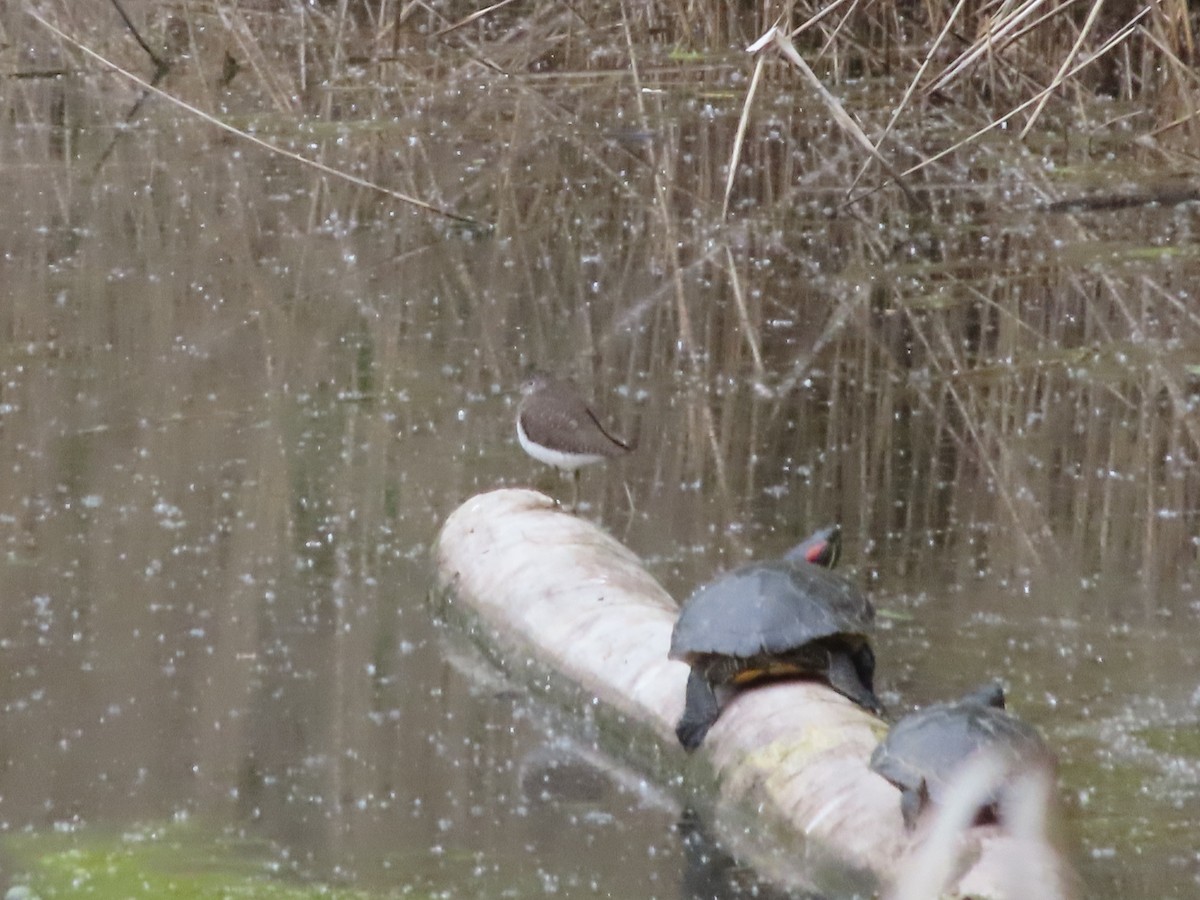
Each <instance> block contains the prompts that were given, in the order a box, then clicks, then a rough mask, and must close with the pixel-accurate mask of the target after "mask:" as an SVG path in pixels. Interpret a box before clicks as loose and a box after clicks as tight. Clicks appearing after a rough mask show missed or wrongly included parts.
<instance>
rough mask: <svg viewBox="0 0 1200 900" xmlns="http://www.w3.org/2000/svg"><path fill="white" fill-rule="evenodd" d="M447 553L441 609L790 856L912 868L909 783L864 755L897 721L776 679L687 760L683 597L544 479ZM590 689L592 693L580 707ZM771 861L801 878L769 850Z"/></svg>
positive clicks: (744, 700) (491, 508)
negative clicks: (562, 500)
mask: <svg viewBox="0 0 1200 900" xmlns="http://www.w3.org/2000/svg"><path fill="white" fill-rule="evenodd" d="M434 563H435V567H436V577H437V587H436V589H435V595H436V596H437V598H438V599H439V602H440V603H441V605H442V608H443V610H445V611H447V612H448V613H449V614H450V617H451V618H457V619H458V620H459V621H460V623H461V624H462V625H463V626H464V627H465V628H466V629H467V630H469V631H470V632H471V633H472V635H473V637H474V638H475V639H476V642H477V643H478V644H480V645H481V646H482V647H484V649H485V650H486V651H487V652H488V653H489V655H490V656H491V657H492V658H493V659H494V660H495V661H496V662H497V663H498V664H499V665H500V666H501V667H502V668H503V669H505V670H506V671H507V672H508V674H509V675H510V676H512V677H515V678H517V679H518V680H525V681H526V682H527V683H529V684H531V685H532V686H534V687H537V688H541V689H543V690H545V691H547V692H548V693H549V694H550V695H551V696H552V697H556V698H558V699H559V700H561V701H562V702H563V703H564V704H566V708H567V709H568V710H578V711H580V712H581V714H584V715H588V716H589V717H592V718H595V719H596V720H597V721H598V722H600V723H601V730H602V731H603V730H605V729H606V728H607V730H608V731H609V733H610V734H611V733H613V732H616V737H617V739H616V740H613V741H609V742H608V743H609V744H610V745H612V746H613V747H617V748H619V751H618V752H621V751H624V752H625V754H626V755H627V756H628V755H630V754H633V755H634V756H636V757H637V759H636V760H635V761H636V762H639V763H641V764H643V765H646V764H648V765H649V767H650V768H651V770H652V771H653V772H654V774H655V775H656V776H658V777H663V778H670V777H672V776H677V775H680V774H683V775H684V777H685V780H686V781H689V782H691V783H693V784H699V785H700V786H699V788H698V789H699V790H703V789H705V787H706V785H704V783H703V782H704V780H705V778H711V780H712V781H713V783H714V791H715V795H716V796H715V800H716V803H715V807H716V808H717V809H719V810H741V811H742V813H743V815H742V822H743V823H745V822H747V821H749V819H748V818H747V817H749V818H752V820H753V823H754V828H753V831H755V832H757V833H761V834H773V835H774V836H775V838H776V839H778V838H779V837H780V836H781V835H782V836H783V840H784V841H785V842H786V843H787V846H789V847H790V848H792V852H789V853H787V854H784V855H785V856H786V857H787V858H788V860H789V862H790V863H794V864H798V865H801V866H803V867H804V868H805V869H806V870H808V871H807V873H806V875H805V876H804V877H805V878H806V879H807V878H810V877H811V875H812V873H813V870H815V869H818V868H821V869H825V868H826V867H827V864H828V863H830V862H832V863H834V864H836V866H837V867H838V868H840V869H841V871H842V873H843V878H844V877H845V873H847V872H849V873H861V874H865V875H867V876H868V877H870V878H871V879H873V880H875V881H877V882H879V883H882V884H889V883H891V882H893V880H894V879H895V878H896V876H897V875H898V874H899V873H900V872H901V871H902V869H903V864H904V860H905V859H906V858H907V857H909V856H910V853H911V851H912V850H913V848H911V847H910V843H911V837H910V835H909V833H908V832H906V831H905V829H904V825H903V822H902V819H901V815H900V804H899V795H898V793H897V791H896V789H895V788H894V787H892V786H891V785H890V784H888V783H887V782H886V781H884V779H882V778H880V777H879V776H877V775H876V774H875V773H873V772H871V771H870V769H869V768H868V766H867V762H868V760H869V758H870V755H871V751H872V750H873V749H874V747H875V745H876V744H877V743H878V741H879V739H880V737H881V736H882V735H883V734H884V733H885V731H886V725H885V723H883V722H882V721H880V720H879V719H878V718H876V717H875V716H873V715H871V714H870V713H868V712H866V711H865V710H863V709H861V708H859V707H858V706H855V705H854V704H853V703H851V702H850V701H849V700H847V699H846V698H844V697H842V696H841V695H840V694H838V693H836V692H834V691H833V690H832V689H831V688H828V687H826V686H825V685H823V684H820V683H817V682H809V681H783V682H776V683H771V684H765V685H763V686H761V687H756V688H755V689H754V690H749V691H743V692H740V693H738V694H736V695H735V696H734V697H733V698H732V699H731V700H730V701H729V703H728V704H727V705H726V706H725V708H724V710H723V712H722V714H721V717H720V718H719V719H718V720H717V722H716V724H715V725H714V726H713V727H712V730H711V731H710V732H709V733H708V736H707V737H706V738H705V742H704V744H703V745H702V747H701V748H700V749H699V750H698V751H697V752H696V753H695V754H694V755H693V756H692V757H689V756H687V755H686V754H685V753H684V752H683V751H682V749H681V748H679V746H678V744H677V742H676V740H675V734H674V726H675V722H676V720H677V719H678V718H679V715H680V713H681V712H682V710H683V698H684V686H685V683H686V681H687V676H688V667H687V666H686V665H685V664H683V663H680V662H674V661H671V660H668V659H667V650H668V647H669V646H670V641H671V628H672V626H673V625H674V622H675V617H676V615H677V613H678V606H677V604H676V603H675V601H674V600H673V599H672V598H671V597H670V596H669V595H668V594H667V592H666V591H665V590H664V589H663V588H662V587H661V586H660V585H659V584H658V582H656V581H655V580H654V579H653V578H652V577H651V576H650V574H649V573H648V572H647V571H646V570H645V569H644V568H643V567H642V565H641V563H640V562H639V560H638V558H637V557H636V556H635V555H634V554H633V553H632V552H631V551H630V550H628V549H627V548H626V547H624V546H623V545H621V544H620V543H619V542H618V541H616V540H614V539H613V538H612V537H610V536H609V535H607V534H606V533H604V532H603V531H601V530H600V529H599V528H597V527H596V526H595V525H593V524H592V523H590V522H587V521H585V520H583V519H580V518H577V517H575V516H572V515H568V514H566V513H564V512H562V511H561V510H560V508H559V507H558V506H557V505H556V504H555V502H554V501H553V500H552V499H550V498H549V497H546V496H545V495H543V494H540V493H537V492H534V491H529V490H517V489H505V490H497V491H493V492H490V493H486V494H482V495H479V496H476V497H473V498H471V499H469V500H468V501H466V502H465V503H464V504H463V505H462V506H461V507H459V509H458V510H456V511H455V512H454V513H453V514H452V515H451V516H450V517H449V518H448V519H447V521H446V523H445V525H444V526H443V528H442V531H441V533H440V535H439V536H438V539H437V542H436V545H435V548H434ZM581 695H582V697H583V698H584V699H586V700H588V701H590V702H588V703H586V704H584V705H583V706H582V707H581V706H579V705H577V704H578V702H579V698H580V696H581ZM639 748H640V749H639ZM647 748H649V750H647ZM970 831H971V832H979V836H978V837H977V839H976V840H974V842H973V844H972V850H973V852H972V854H971V855H972V856H973V857H976V856H977V857H978V859H977V863H976V864H975V865H974V867H973V868H971V869H970V871H967V872H965V873H962V880H960V882H959V883H960V884H963V883H966V884H969V885H970V889H971V891H972V893H971V896H973V897H983V896H997V897H998V896H1002V892H1001V890H1000V888H999V887H996V889H995V890H990V887H989V886H990V885H993V884H994V881H995V879H994V878H993V877H992V876H990V875H988V873H989V872H991V871H993V870H999V871H1004V870H1005V868H1006V866H1005V865H1004V860H1003V859H1001V860H1000V861H999V862H997V860H996V859H991V860H989V859H988V858H987V857H988V856H989V852H988V847H989V845H992V844H994V845H995V846H996V847H998V848H1001V849H1000V850H997V852H1006V853H1007V852H1008V851H1005V850H1003V848H1004V847H1005V846H1006V842H1005V841H1003V840H999V839H998V838H999V836H996V837H997V839H992V838H989V837H988V833H989V831H990V832H994V831H995V829H994V828H992V829H987V828H974V829H970ZM733 843H734V844H735V846H736V845H738V844H739V842H738V841H734V842H733ZM737 849H743V848H742V847H741V846H738V847H737ZM797 849H799V850H801V851H802V852H795V851H796V850H797ZM955 849H956V851H957V850H958V849H961V848H955ZM779 856H780V855H779V854H775V855H774V857H773V858H774V863H778V862H779ZM753 862H754V863H755V864H756V866H759V865H762V864H763V858H762V857H760V856H758V855H755V857H754V859H753ZM1008 862H1009V863H1011V862H1012V859H1011V857H1009V858H1008ZM766 869H767V871H765V872H764V874H766V875H767V876H768V877H779V876H782V877H783V879H784V880H786V881H794V880H795V877H796V873H795V872H782V873H781V872H779V871H778V866H777V865H775V864H773V863H771V862H770V861H768V862H767V863H766ZM953 895H954V894H953V892H951V893H950V894H949V896H953ZM1043 896H1058V894H1055V893H1046V894H1044V895H1043Z"/></svg>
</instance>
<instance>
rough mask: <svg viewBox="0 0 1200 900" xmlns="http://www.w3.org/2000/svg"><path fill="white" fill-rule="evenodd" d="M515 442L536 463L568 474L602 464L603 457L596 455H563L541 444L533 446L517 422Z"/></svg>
mask: <svg viewBox="0 0 1200 900" xmlns="http://www.w3.org/2000/svg"><path fill="white" fill-rule="evenodd" d="M517 440H518V441H520V442H521V449H522V450H524V451H525V452H526V453H528V454H529V455H530V456H532V457H533V458H534V459H536V460H537V461H538V462H543V463H545V464H546V465H548V466H554V467H555V468H559V469H565V470H566V471H568V472H573V471H575V470H576V469H578V468H580V467H581V466H590V465H592V464H593V463H598V462H604V457H603V456H601V455H600V454H598V453H563V452H561V451H559V450H551V449H550V448H549V447H543V446H542V445H541V444H535V443H534V442H533V441H531V440H530V439H529V435H527V434H526V433H525V429H524V428H522V427H521V423H520V422H519V421H518V422H517Z"/></svg>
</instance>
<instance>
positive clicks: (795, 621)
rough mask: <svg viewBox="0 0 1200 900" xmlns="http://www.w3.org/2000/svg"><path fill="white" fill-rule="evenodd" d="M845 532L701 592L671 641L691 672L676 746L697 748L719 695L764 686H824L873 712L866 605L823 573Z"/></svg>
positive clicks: (870, 613) (817, 537) (829, 533)
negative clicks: (797, 679)
mask: <svg viewBox="0 0 1200 900" xmlns="http://www.w3.org/2000/svg"><path fill="white" fill-rule="evenodd" d="M839 537H840V532H839V530H838V529H837V528H836V527H834V528H830V529H825V530H823V531H818V532H817V533H816V534H814V535H813V536H812V537H811V538H809V539H808V540H807V541H805V542H804V543H803V544H800V545H799V546H798V547H796V548H795V549H794V550H792V551H791V552H790V553H788V554H787V556H785V557H784V558H783V559H780V560H774V561H770V562H759V563H752V564H750V565H747V566H743V567H741V568H740V569H736V570H734V571H732V572H729V573H727V574H725V575H722V576H721V577H719V578H717V579H716V580H715V581H712V582H710V583H709V584H706V585H704V586H703V587H701V588H699V589H698V590H697V591H696V592H695V593H693V594H692V596H691V597H690V598H688V600H687V602H686V603H685V604H684V607H683V610H682V611H681V612H680V614H679V618H678V619H677V620H676V622H675V628H674V630H673V632H672V634H671V651H670V657H671V659H676V660H681V661H683V662H686V663H688V665H690V666H691V667H692V673H691V676H690V677H689V679H688V688H687V701H686V705H685V708H684V714H683V717H682V718H681V719H680V721H679V724H678V726H677V727H676V734H677V735H678V736H679V740H680V743H682V744H683V746H684V747H685V748H687V749H689V750H690V749H694V748H695V747H697V746H699V744H700V742H701V741H703V740H704V735H705V734H706V733H707V732H708V729H709V727H710V726H711V725H712V724H713V722H715V721H716V719H717V717H718V716H719V715H720V704H719V702H718V700H717V698H716V695H715V693H714V689H715V688H719V687H722V686H725V685H739V686H740V685H744V684H747V683H749V682H752V681H754V680H756V679H759V678H764V677H779V676H808V677H816V678H821V679H824V680H825V681H826V682H827V683H828V684H829V685H830V686H831V687H833V688H834V689H835V690H837V691H838V692H839V693H841V694H844V695H845V696H847V697H849V698H850V699H851V700H853V701H854V702H855V703H858V704H859V705H861V706H864V707H866V708H867V709H870V710H872V711H874V712H878V711H880V705H879V701H878V700H877V699H876V698H875V695H874V693H873V686H872V680H873V677H874V671H875V656H874V654H873V652H872V651H871V645H870V643H869V642H868V640H867V635H868V633H869V632H870V630H871V626H872V622H873V621H874V618H875V610H874V607H872V606H871V603H870V601H868V600H867V598H866V596H865V595H864V594H863V593H862V592H861V591H859V590H858V589H857V588H856V587H854V586H853V585H852V584H850V583H849V582H848V581H846V580H845V579H842V578H839V577H838V576H836V575H834V574H832V573H831V572H829V571H828V570H827V568H825V567H826V566H830V565H832V564H833V563H834V562H835V561H836V559H837V556H838V548H839V546H840V545H839V543H838V540H839Z"/></svg>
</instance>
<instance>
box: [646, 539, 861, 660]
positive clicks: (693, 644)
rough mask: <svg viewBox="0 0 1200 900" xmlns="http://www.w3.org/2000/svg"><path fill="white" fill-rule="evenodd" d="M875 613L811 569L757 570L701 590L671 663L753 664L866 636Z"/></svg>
mask: <svg viewBox="0 0 1200 900" xmlns="http://www.w3.org/2000/svg"><path fill="white" fill-rule="evenodd" d="M874 618H875V609H874V607H872V606H871V603H870V601H869V600H867V598H866V596H865V595H864V594H863V593H862V592H861V591H860V590H858V589H857V588H856V587H854V585H852V584H850V582H848V581H846V580H845V579H843V578H839V577H838V576H837V575H834V574H833V573H831V572H829V571H828V570H826V569H824V568H821V567H820V566H815V565H811V564H809V563H805V562H789V561H787V560H777V561H772V562H760V563H751V564H750V565H747V566H743V567H742V568H740V569H735V570H734V571H732V572H728V573H726V574H725V575H723V576H721V577H719V578H717V579H716V580H715V581H712V582H710V583H708V584H706V585H704V586H703V587H701V588H699V589H698V590H696V592H695V593H693V594H692V596H691V597H689V598H688V600H687V602H686V603H685V604H684V606H683V610H682V611H681V612H680V614H679V618H678V620H676V622H675V628H674V630H673V631H672V633H671V654H670V655H671V659H678V660H683V661H685V662H691V661H693V660H694V659H696V658H697V657H700V656H724V657H734V658H738V659H750V658H754V657H763V656H767V657H770V656H777V655H782V654H786V653H789V652H791V651H793V650H798V649H799V648H801V647H803V646H804V645H805V644H808V643H810V642H812V641H818V640H824V639H829V638H835V637H838V636H842V635H844V636H846V637H847V639H849V638H851V637H863V636H865V635H866V634H867V632H869V631H870V629H871V624H872V622H873V621H874Z"/></svg>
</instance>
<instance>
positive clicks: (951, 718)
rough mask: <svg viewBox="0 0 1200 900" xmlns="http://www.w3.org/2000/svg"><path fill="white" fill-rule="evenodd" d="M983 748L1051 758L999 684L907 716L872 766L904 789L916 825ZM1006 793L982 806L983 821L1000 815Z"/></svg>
mask: <svg viewBox="0 0 1200 900" xmlns="http://www.w3.org/2000/svg"><path fill="white" fill-rule="evenodd" d="M984 750H988V751H990V752H994V753H999V754H1001V755H1002V756H1003V757H1004V758H1005V759H1007V760H1010V761H1015V760H1021V759H1034V758H1038V759H1049V758H1050V754H1049V751H1048V749H1047V748H1046V745H1045V743H1044V742H1043V741H1042V738H1041V736H1040V735H1039V734H1038V732H1037V730H1036V729H1035V728H1034V727H1033V726H1032V725H1029V724H1028V723H1026V722H1023V721H1021V720H1020V719H1018V718H1017V717H1016V716H1014V715H1012V714H1011V713H1009V712H1007V711H1005V709H1004V691H1003V689H1002V688H1001V687H1000V686H999V685H998V684H990V685H987V686H985V687H983V688H980V689H978V690H976V691H973V692H972V693H970V694H967V695H966V696H965V697H962V698H961V699H959V700H955V701H953V702H950V703H935V704H932V705H930V706H927V707H925V708H924V709H922V710H918V711H917V712H914V713H910V714H909V715H907V716H905V717H904V718H903V719H901V720H900V721H899V722H897V723H896V724H895V725H893V726H892V728H891V730H890V731H889V732H888V734H887V737H886V738H884V740H883V741H882V742H881V743H880V744H879V746H877V747H876V748H875V752H874V753H872V754H871V768H872V769H873V770H874V771H876V772H878V773H879V774H880V775H882V776H883V777H884V778H886V779H887V780H888V781H890V782H891V783H892V784H894V785H896V787H898V788H899V789H900V794H901V797H900V809H901V811H902V812H903V814H904V822H905V824H906V825H907V826H908V827H909V828H912V827H913V826H914V825H915V824H916V821H917V818H918V816H919V815H920V814H921V812H922V810H923V809H924V808H925V807H926V805H928V804H933V805H937V804H938V803H940V802H941V800H942V798H943V797H944V796H945V793H946V790H947V787H948V786H949V785H950V784H951V783H953V780H954V777H955V775H956V774H957V773H958V771H959V770H960V769H961V767H962V766H963V765H965V764H966V763H967V762H968V761H969V760H970V759H972V758H973V757H974V756H975V755H976V754H977V753H979V752H980V751H984ZM1001 793H1002V791H997V792H995V793H994V794H993V796H992V797H991V798H990V800H989V801H988V802H987V803H986V804H985V805H984V806H983V808H982V809H981V810H980V813H979V816H978V821H989V820H993V819H994V818H995V816H996V814H997V808H996V807H997V805H998V804H999V803H1000V802H1001V800H1002V797H1001V796H1000V795H1001Z"/></svg>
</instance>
